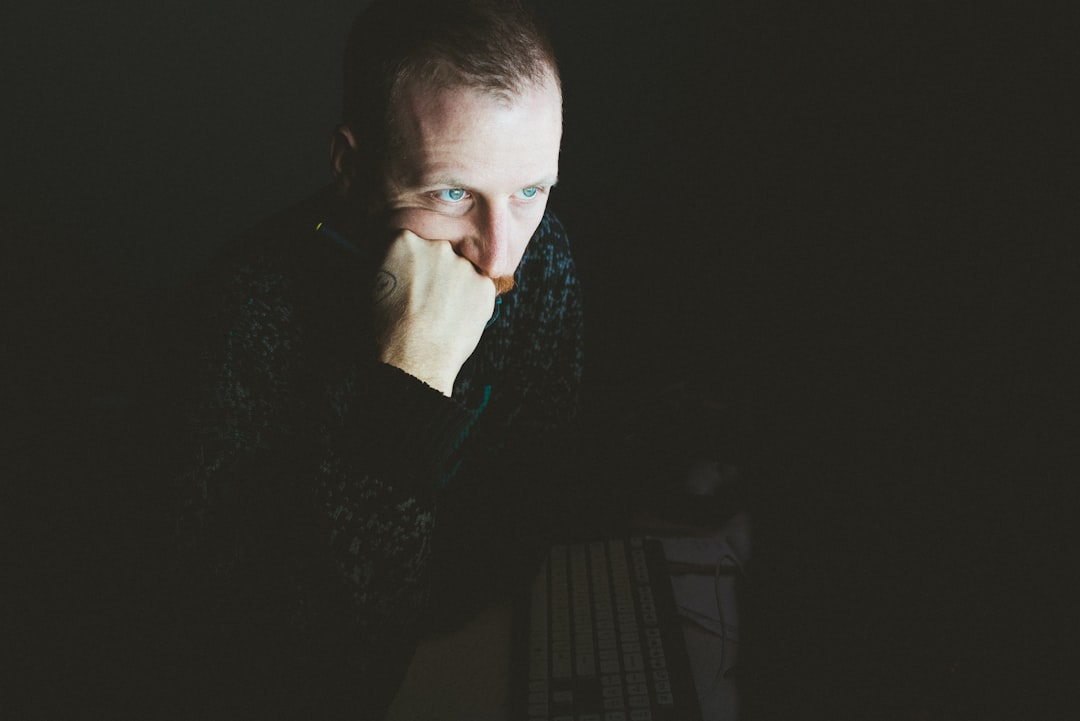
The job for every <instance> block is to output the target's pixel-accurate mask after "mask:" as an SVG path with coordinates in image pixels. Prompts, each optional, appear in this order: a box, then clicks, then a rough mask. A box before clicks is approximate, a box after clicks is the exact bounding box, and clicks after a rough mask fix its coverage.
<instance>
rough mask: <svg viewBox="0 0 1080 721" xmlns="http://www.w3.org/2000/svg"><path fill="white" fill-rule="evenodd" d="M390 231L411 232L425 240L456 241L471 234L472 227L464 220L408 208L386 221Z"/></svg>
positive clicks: (392, 215) (390, 216)
mask: <svg viewBox="0 0 1080 721" xmlns="http://www.w3.org/2000/svg"><path fill="white" fill-rule="evenodd" d="M386 225H387V227H388V229H390V230H410V231H412V232H413V233H416V234H417V235H419V236H420V237H421V238H424V239H425V240H448V241H451V242H453V241H456V240H458V239H460V238H463V237H465V236H466V235H468V234H469V228H470V225H469V223H468V221H466V220H465V219H463V218H455V217H453V216H449V215H443V214H441V213H433V212H432V211H430V210H421V209H418V208H406V209H403V210H396V211H394V212H392V213H391V214H390V215H389V216H388V217H387V219H386Z"/></svg>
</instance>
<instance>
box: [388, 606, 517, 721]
mask: <svg viewBox="0 0 1080 721" xmlns="http://www.w3.org/2000/svg"><path fill="white" fill-rule="evenodd" d="M512 625H513V610H512V608H511V605H510V604H509V603H508V602H507V603H503V604H498V605H493V606H490V607H488V608H485V609H484V610H483V611H481V612H480V613H479V614H477V615H476V616H475V617H474V618H473V619H472V620H471V621H469V622H468V623H467V624H466V625H465V626H463V627H462V628H460V629H457V630H455V631H453V632H450V633H446V634H441V635H438V636H431V637H428V638H426V639H424V640H423V641H422V642H421V643H420V645H419V646H418V647H417V649H416V654H415V655H414V656H413V660H412V664H411V665H410V666H409V670H408V672H407V673H406V675H405V680H404V682H402V685H401V688H400V689H399V690H398V694H397V696H396V697H395V698H394V703H393V704H392V705H391V706H390V712H389V714H388V715H387V717H386V719H387V721H426V720H427V719H430V720H431V721H459V720H460V721H505V719H508V718H509V716H510V684H511V679H510V671H509V669H510V662H511V653H512V651H511V644H512Z"/></svg>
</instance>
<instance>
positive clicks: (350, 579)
mask: <svg viewBox="0 0 1080 721" xmlns="http://www.w3.org/2000/svg"><path fill="white" fill-rule="evenodd" d="M200 292H201V293H203V295H204V297H203V298H202V302H200V304H199V305H200V307H204V308H207V309H209V310H208V311H207V312H205V313H199V314H197V320H196V322H195V327H196V330H197V332H196V333H195V337H196V338H197V341H196V342H195V346H194V347H195V348H197V352H196V353H195V360H194V361H193V363H192V367H191V368H189V369H187V370H188V371H190V372H191V373H192V375H191V376H189V377H190V378H191V380H190V382H189V383H188V384H187V387H186V388H184V390H183V392H182V405H183V406H184V408H185V409H186V410H185V416H186V418H187V420H188V423H187V433H186V434H185V435H184V436H183V438H182V439H179V440H180V443H181V445H182V448H181V450H180V453H179V455H178V458H179V463H180V468H179V472H178V474H177V479H178V483H177V485H176V488H177V504H176V505H177V507H178V520H177V530H178V537H179V538H178V540H179V544H180V546H181V547H182V549H183V552H182V556H183V558H184V559H185V561H186V567H187V568H188V569H189V571H190V577H191V579H192V594H193V596H192V597H193V599H194V603H195V605H196V606H199V607H200V608H201V609H202V611H201V614H202V617H203V619H204V620H205V622H206V631H205V632H206V634H207V636H208V637H212V636H215V635H216V636H217V637H216V638H208V639H207V651H206V652H205V662H206V663H207V664H210V665H214V664H219V663H222V662H221V661H220V659H221V658H240V659H243V660H242V661H239V662H238V663H237V665H236V667H230V668H228V669H219V670H218V672H216V673H214V672H208V673H207V674H206V675H207V676H215V675H216V676H217V677H219V678H221V677H227V678H230V679H234V681H235V683H236V688H237V689H243V688H245V683H244V682H243V681H242V680H241V678H240V676H238V675H237V667H243V668H244V674H246V675H247V677H248V678H249V679H250V683H249V684H248V686H250V687H252V688H254V687H256V686H258V685H260V684H266V683H267V680H268V679H269V678H279V677H280V675H281V674H282V673H284V672H283V671H282V669H292V671H291V675H292V680H287V679H280V680H279V681H278V682H272V683H277V684H278V685H279V688H278V689H277V690H276V694H271V697H274V696H275V695H276V696H277V697H279V699H280V702H282V703H286V702H290V701H294V702H297V703H300V702H301V701H300V699H304V700H303V703H305V704H310V703H313V700H312V699H313V698H314V697H319V698H320V700H319V701H318V703H321V704H331V705H332V704H334V703H338V702H340V703H342V704H345V705H348V704H349V700H348V699H349V698H351V699H353V701H355V702H357V703H359V701H358V700H359V699H363V704H364V705H365V706H367V707H369V708H371V707H372V706H371V705H372V704H374V707H379V706H380V705H381V704H385V703H388V702H389V701H390V699H391V698H392V695H393V692H394V689H395V688H396V686H397V684H398V682H399V681H400V678H399V675H400V674H401V673H403V672H404V669H405V668H406V667H407V664H408V658H409V656H410V655H411V651H412V647H413V641H414V636H415V633H416V629H417V626H418V617H419V616H420V614H421V611H422V608H423V604H424V602H425V601H426V598H427V585H426V584H427V573H426V569H427V565H428V556H429V549H430V542H429V540H430V536H431V533H432V529H433V525H434V504H435V488H436V486H437V485H438V483H439V482H440V480H441V479H442V478H443V477H444V475H445V474H446V472H447V471H446V466H447V464H448V463H449V461H450V459H451V457H452V455H453V454H454V452H455V450H456V449H457V448H458V447H459V446H460V444H461V442H462V439H463V438H464V437H465V436H466V434H467V432H468V429H469V427H470V425H471V424H472V423H473V422H474V421H475V419H476V417H477V414H476V413H475V412H473V411H470V410H468V409H467V408H466V407H465V406H464V405H462V404H461V403H460V402H458V401H455V400H453V399H449V398H446V397H445V396H443V394H441V393H439V392H438V391H437V390H435V389H432V388H430V387H428V386H426V385H425V384H423V383H422V382H420V381H419V380H417V379H415V378H413V377H411V376H409V375H407V374H405V373H403V372H401V371H399V370H397V369H395V368H392V367H390V366H386V365H383V364H380V363H378V362H375V361H372V360H360V361H359V362H357V361H355V359H354V361H353V362H351V363H343V364H341V368H346V369H347V370H341V368H338V366H337V365H336V364H335V362H334V361H332V360H331V361H327V360H326V357H327V355H328V353H327V352H326V347H325V340H326V337H327V336H328V335H330V333H329V332H328V331H326V329H319V328H317V327H315V324H313V323H312V322H311V321H310V317H311V314H310V312H309V311H308V310H305V308H304V307H303V306H304V303H305V302H307V300H309V297H308V296H306V295H305V294H306V293H307V291H306V290H304V289H303V288H302V287H300V286H298V284H297V281H296V280H295V278H294V276H293V274H291V273H290V272H288V270H287V269H282V268H280V267H278V264H277V263H269V264H268V263H264V262H262V261H261V260H258V259H257V260H256V261H254V262H251V263H241V264H234V265H232V266H231V267H230V268H229V270H228V272H226V273H225V274H224V275H223V276H218V278H217V280H216V281H214V282H211V283H209V284H208V286H207V287H204V288H202V289H201V291H200ZM320 310H322V309H321V308H320ZM356 315H357V316H358V317H359V316H360V314H359V313H357V314H356ZM357 322H359V321H357ZM344 347H345V348H346V351H348V350H355V348H353V347H349V346H348V345H347V344H346V345H345V346H344ZM329 355H331V356H332V355H333V353H330V354H329ZM226 628H227V629H231V630H230V631H229V633H228V634H225V633H223V632H221V631H222V629H226ZM212 629H217V631H214V630H212ZM236 629H239V630H236ZM222 644H228V645H229V646H230V648H229V650H228V651H227V652H224V653H222V651H221V645H222ZM300 679H307V680H306V681H301V680H300ZM230 683H233V682H230ZM238 694H239V695H238V698H242V697H244V696H245V693H244V692H243V691H238ZM211 696H213V697H220V694H219V693H212V694H208V695H207V698H210V697H211ZM248 697H249V698H250V696H248ZM268 703H269V701H268ZM327 714H329V715H331V716H332V715H334V712H333V710H332V709H330V708H329V707H328V708H327Z"/></svg>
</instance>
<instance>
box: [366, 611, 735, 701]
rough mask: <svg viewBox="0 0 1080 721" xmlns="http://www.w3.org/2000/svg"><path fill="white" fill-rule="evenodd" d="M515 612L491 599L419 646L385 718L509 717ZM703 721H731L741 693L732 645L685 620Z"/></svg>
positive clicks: (684, 627)
mask: <svg viewBox="0 0 1080 721" xmlns="http://www.w3.org/2000/svg"><path fill="white" fill-rule="evenodd" d="M513 622H514V613H513V607H512V604H511V603H510V602H508V601H507V602H501V603H496V604H493V605H491V606H489V607H487V608H485V609H483V610H482V611H481V612H480V613H478V614H477V615H476V616H475V617H473V618H472V619H471V620H470V621H469V622H468V623H467V624H465V625H464V626H463V627H461V628H459V629H457V630H454V631H452V632H449V633H445V634H440V635H436V636H430V637H428V638H426V639H424V640H423V641H422V642H421V643H420V645H419V646H418V647H417V650H416V654H415V655H414V656H413V660H412V663H411V665H410V666H409V670H408V672H407V673H406V676H405V680H404V681H403V683H402V685H401V688H400V689H399V691H398V693H397V696H396V697H395V699H394V702H393V704H392V705H391V707H390V711H389V713H388V715H387V717H386V719H387V721H429V720H430V721H507V719H509V718H510V688H511V685H512V679H511V678H510V668H511V662H512V654H513V647H512V644H513ZM683 632H684V636H685V637H686V642H687V651H688V653H689V656H690V663H691V666H692V668H693V672H694V680H695V683H696V685H697V688H698V698H699V700H700V702H701V707H702V714H703V718H704V719H705V721H721V720H723V721H734V719H736V718H737V715H738V706H737V704H738V697H737V693H736V688H735V685H734V683H733V682H732V681H730V680H727V679H725V678H723V674H722V673H721V669H720V666H719V664H720V663H721V662H723V664H724V666H725V667H730V666H731V664H732V661H733V657H732V654H731V652H732V651H733V649H732V648H731V647H730V646H729V647H728V649H727V653H726V654H724V655H722V654H721V653H720V645H721V644H722V643H724V642H723V641H722V640H721V639H720V637H719V636H717V635H716V634H713V633H709V632H708V631H705V630H704V629H702V628H701V627H700V626H697V625H695V624H693V623H690V622H688V621H686V622H684V624H683Z"/></svg>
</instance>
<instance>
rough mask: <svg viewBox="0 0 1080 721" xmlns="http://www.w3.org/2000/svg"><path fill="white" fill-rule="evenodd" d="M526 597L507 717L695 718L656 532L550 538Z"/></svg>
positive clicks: (536, 720) (537, 720)
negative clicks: (651, 535) (523, 637)
mask: <svg viewBox="0 0 1080 721" xmlns="http://www.w3.org/2000/svg"><path fill="white" fill-rule="evenodd" d="M525 605H526V607H527V611H526V613H527V619H528V622H527V624H526V625H527V634H528V637H527V641H526V643H525V644H523V645H524V646H526V647H527V651H522V655H525V656H526V658H525V659H524V661H523V662H522V664H521V666H522V668H521V673H520V674H516V675H517V676H518V677H519V678H524V679H525V684H526V685H523V686H520V687H519V693H518V694H516V699H515V702H516V703H517V708H516V709H515V712H516V713H515V718H525V719H529V721H667V720H669V719H670V720H672V721H674V720H676V719H677V720H678V721H700V719H701V711H700V708H699V706H698V700H697V691H696V688H695V686H694V682H693V676H692V675H691V671H690V664H689V661H688V659H687V654H686V642H685V639H684V637H683V632H682V627H681V625H680V621H679V617H678V615H677V613H676V610H675V601H674V597H673V594H672V590H671V580H670V576H669V575H668V570H667V562H666V560H665V559H664V553H663V549H662V547H661V545H660V542H659V541H656V540H654V539H643V538H629V539H617V540H604V541H596V542H594V543H583V544H572V545H561V546H554V547H552V548H551V549H550V551H549V553H548V556H547V559H546V561H545V562H544V565H543V568H542V569H541V571H540V573H539V574H538V575H537V576H536V578H535V580H534V581H533V585H532V588H531V593H530V597H529V598H528V599H527V602H526V604H525Z"/></svg>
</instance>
